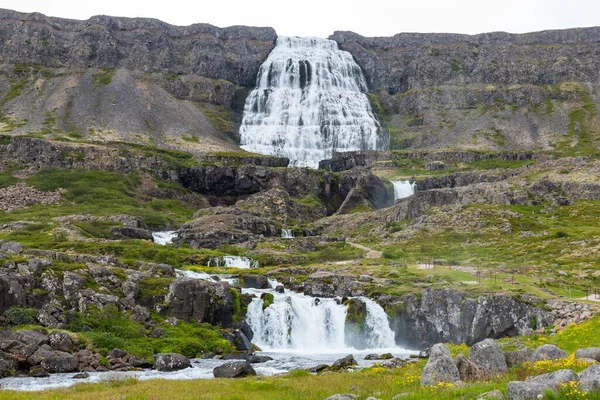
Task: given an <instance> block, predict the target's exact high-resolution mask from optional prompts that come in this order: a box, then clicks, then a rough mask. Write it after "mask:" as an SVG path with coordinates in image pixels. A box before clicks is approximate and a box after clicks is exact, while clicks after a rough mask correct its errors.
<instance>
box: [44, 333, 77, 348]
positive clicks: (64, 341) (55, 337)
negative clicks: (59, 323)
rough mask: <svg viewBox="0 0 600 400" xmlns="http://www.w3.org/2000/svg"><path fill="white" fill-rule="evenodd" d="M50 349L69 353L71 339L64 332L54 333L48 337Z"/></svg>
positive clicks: (71, 346)
mask: <svg viewBox="0 0 600 400" xmlns="http://www.w3.org/2000/svg"><path fill="white" fill-rule="evenodd" d="M48 340H49V343H50V347H52V348H53V349H54V350H58V351H64V352H70V351H71V350H73V339H71V336H69V334H67V333H65V332H54V333H51V334H50V335H48Z"/></svg>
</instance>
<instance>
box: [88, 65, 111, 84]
mask: <svg viewBox="0 0 600 400" xmlns="http://www.w3.org/2000/svg"><path fill="white" fill-rule="evenodd" d="M114 75H115V70H114V69H106V68H100V69H98V70H97V71H96V72H94V74H93V75H92V76H93V77H94V87H98V86H100V85H104V86H107V85H110V83H111V81H112V78H113V76H114Z"/></svg>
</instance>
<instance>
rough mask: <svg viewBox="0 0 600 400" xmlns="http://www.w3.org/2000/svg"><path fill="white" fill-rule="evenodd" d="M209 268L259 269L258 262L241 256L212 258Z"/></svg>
mask: <svg viewBox="0 0 600 400" xmlns="http://www.w3.org/2000/svg"><path fill="white" fill-rule="evenodd" d="M208 266H209V267H224V268H242V269H248V268H258V261H257V260H253V259H251V258H248V257H239V256H223V257H215V258H211V259H210V260H209V261H208Z"/></svg>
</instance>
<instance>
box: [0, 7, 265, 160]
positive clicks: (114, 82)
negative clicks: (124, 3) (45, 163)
mask: <svg viewBox="0 0 600 400" xmlns="http://www.w3.org/2000/svg"><path fill="white" fill-rule="evenodd" d="M0 37H1V38H2V40H1V41H0V63H2V64H3V68H2V70H1V73H0V97H2V101H1V106H2V108H3V110H2V111H3V113H2V116H3V118H2V122H3V125H2V126H1V127H0V130H3V131H12V132H16V133H32V132H33V133H40V134H44V135H54V136H57V135H58V136H60V135H70V136H75V137H82V136H83V137H86V138H89V139H92V140H106V139H110V140H115V139H120V140H123V139H125V140H128V141H133V142H139V143H144V144H148V143H150V144H155V145H158V146H160V147H166V148H178V149H185V150H190V151H196V152H208V151H222V150H232V149H235V148H236V147H235V146H233V145H232V143H228V142H227V139H228V138H229V139H234V140H235V135H236V134H237V126H236V123H237V122H239V120H240V118H241V111H242V108H243V104H244V99H245V97H246V93H247V91H248V88H250V87H253V86H254V81H255V79H256V73H257V71H258V68H259V67H260V65H261V63H262V61H263V60H264V59H265V58H266V57H267V55H268V54H269V52H270V51H271V48H272V47H273V46H274V41H275V37H276V35H275V31H274V30H273V29H271V28H250V27H242V26H236V27H229V28H223V29H221V28H217V27H214V26H211V25H207V24H196V25H192V26H188V27H176V26H172V25H169V24H166V23H164V22H161V21H158V20H152V19H129V18H116V17H107V16H98V17H92V18H91V19H89V20H87V21H74V20H65V19H60V18H50V17H46V16H44V15H41V14H37V13H33V14H24V13H19V12H15V11H10V10H0Z"/></svg>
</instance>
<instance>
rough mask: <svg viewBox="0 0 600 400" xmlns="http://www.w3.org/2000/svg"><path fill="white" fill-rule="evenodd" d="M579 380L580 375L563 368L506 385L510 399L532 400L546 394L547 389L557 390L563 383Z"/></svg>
mask: <svg viewBox="0 0 600 400" xmlns="http://www.w3.org/2000/svg"><path fill="white" fill-rule="evenodd" d="M571 381H574V382H578V381H579V377H578V376H577V374H576V373H575V372H573V371H572V370H570V369H561V370H559V371H555V372H551V373H549V374H544V375H539V376H535V377H533V378H531V379H529V380H527V381H525V382H520V381H513V382H509V383H508V386H507V387H506V394H507V396H508V398H509V399H510V400H530V399H536V398H537V396H539V395H542V396H543V395H544V393H545V392H546V390H556V389H559V388H560V387H561V385H562V384H563V383H565V384H566V383H568V382H571Z"/></svg>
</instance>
